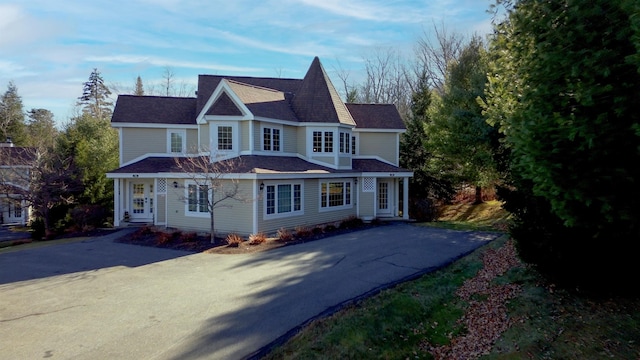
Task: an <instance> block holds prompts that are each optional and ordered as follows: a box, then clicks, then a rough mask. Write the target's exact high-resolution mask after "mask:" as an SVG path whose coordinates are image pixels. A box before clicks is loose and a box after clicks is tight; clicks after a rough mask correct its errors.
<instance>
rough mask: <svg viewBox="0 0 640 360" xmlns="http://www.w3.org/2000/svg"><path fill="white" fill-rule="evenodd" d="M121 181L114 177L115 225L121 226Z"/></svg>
mask: <svg viewBox="0 0 640 360" xmlns="http://www.w3.org/2000/svg"><path fill="white" fill-rule="evenodd" d="M120 181H122V179H113V226H114V227H118V226H120Z"/></svg>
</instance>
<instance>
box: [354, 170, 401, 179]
mask: <svg viewBox="0 0 640 360" xmlns="http://www.w3.org/2000/svg"><path fill="white" fill-rule="evenodd" d="M362 176H363V177H375V178H388V177H396V178H401V177H413V171H409V172H406V171H398V172H363V173H362Z"/></svg>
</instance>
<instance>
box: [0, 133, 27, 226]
mask: <svg viewBox="0 0 640 360" xmlns="http://www.w3.org/2000/svg"><path fill="white" fill-rule="evenodd" d="M34 157H35V151H33V149H32V148H25V147H18V146H14V144H13V142H11V140H10V139H8V140H7V141H6V142H3V143H0V224H19V225H27V224H28V223H29V219H30V215H31V206H30V205H29V202H28V201H27V195H28V194H29V185H30V181H29V180H30V179H29V176H30V171H31V166H32V164H33V160H34Z"/></svg>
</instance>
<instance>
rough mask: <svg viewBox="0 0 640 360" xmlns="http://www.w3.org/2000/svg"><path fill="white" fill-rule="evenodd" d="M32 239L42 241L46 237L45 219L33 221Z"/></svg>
mask: <svg viewBox="0 0 640 360" xmlns="http://www.w3.org/2000/svg"><path fill="white" fill-rule="evenodd" d="M30 226H31V238H32V239H33V240H42V238H43V237H44V230H45V229H44V219H42V218H36V219H34V220H33V221H31V225H30Z"/></svg>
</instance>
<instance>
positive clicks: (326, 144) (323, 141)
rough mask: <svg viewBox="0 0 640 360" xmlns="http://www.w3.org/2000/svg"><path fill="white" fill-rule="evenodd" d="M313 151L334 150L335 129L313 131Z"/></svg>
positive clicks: (330, 151) (327, 151)
mask: <svg viewBox="0 0 640 360" xmlns="http://www.w3.org/2000/svg"><path fill="white" fill-rule="evenodd" d="M313 152H325V153H332V152H333V131H314V132H313Z"/></svg>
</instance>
